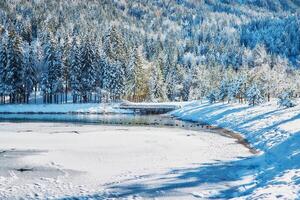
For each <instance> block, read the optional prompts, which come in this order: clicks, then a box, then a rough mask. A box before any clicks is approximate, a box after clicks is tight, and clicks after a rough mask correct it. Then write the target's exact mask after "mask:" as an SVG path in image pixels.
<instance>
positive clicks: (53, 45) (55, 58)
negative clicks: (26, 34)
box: [43, 34, 63, 103]
mask: <svg viewBox="0 0 300 200" xmlns="http://www.w3.org/2000/svg"><path fill="white" fill-rule="evenodd" d="M44 65H45V67H46V70H45V72H44V73H46V75H44V76H43V77H44V78H45V77H47V79H48V80H47V84H48V87H49V88H48V89H47V90H46V91H47V93H46V94H44V95H48V97H47V98H46V99H47V102H46V103H58V95H59V94H60V93H61V92H62V90H63V88H62V87H63V83H62V82H63V78H62V76H63V71H62V61H61V52H60V49H59V47H58V44H57V42H56V41H55V38H54V37H53V36H52V35H50V34H48V35H47V37H46V43H45V44H44ZM45 87H46V86H44V88H45Z"/></svg>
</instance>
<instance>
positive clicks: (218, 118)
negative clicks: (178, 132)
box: [171, 100, 300, 199]
mask: <svg viewBox="0 0 300 200" xmlns="http://www.w3.org/2000/svg"><path fill="white" fill-rule="evenodd" d="M171 114H172V115H173V116H176V117H178V118H179V119H183V120H191V121H198V122H204V123H208V124H210V125H214V126H219V127H222V128H226V129H229V130H232V131H235V132H238V133H240V134H242V135H244V137H245V138H246V139H247V140H248V141H249V142H250V143H251V144H252V145H253V146H254V147H255V148H258V149H260V150H262V151H263V154H261V155H258V156H256V157H254V158H253V159H250V160H244V161H239V162H235V163H230V165H238V166H240V167H239V168H236V169H234V170H237V171H234V173H237V174H238V175H239V177H240V178H243V177H246V176H247V175H249V174H255V176H256V181H254V182H248V183H246V184H244V185H241V186H240V187H239V188H235V189H232V190H230V191H223V193H222V194H223V195H228V194H229V193H233V194H235V195H234V196H233V197H236V196H250V198H251V199H253V198H256V199H261V198H265V199H270V198H271V199H273V198H286V199H295V198H299V191H300V186H299V185H300V105H299V104H298V106H296V107H293V108H288V109H282V108H278V106H277V105H276V101H275V100H273V101H271V102H269V103H265V104H262V105H259V106H255V107H252V106H248V105H242V104H226V103H225V104H223V103H216V104H208V103H200V102H192V103H190V104H189V105H186V106H184V107H183V108H182V109H180V110H177V111H174V112H172V113H171ZM241 166H245V167H244V168H243V167H241ZM246 166H248V167H249V168H248V167H246ZM251 166H252V167H251ZM228 173H230V172H228ZM227 197H228V196H227Z"/></svg>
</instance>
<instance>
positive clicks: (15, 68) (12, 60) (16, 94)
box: [5, 30, 25, 103]
mask: <svg viewBox="0 0 300 200" xmlns="http://www.w3.org/2000/svg"><path fill="white" fill-rule="evenodd" d="M21 42H22V41H21V38H20V37H19V36H18V35H17V34H16V32H15V31H13V30H12V31H10V32H9V34H8V45H7V64H6V71H7V75H6V77H5V82H6V86H7V92H8V94H9V96H10V102H11V103H21V102H24V100H25V99H24V87H23V67H24V63H23V50H22V48H21Z"/></svg>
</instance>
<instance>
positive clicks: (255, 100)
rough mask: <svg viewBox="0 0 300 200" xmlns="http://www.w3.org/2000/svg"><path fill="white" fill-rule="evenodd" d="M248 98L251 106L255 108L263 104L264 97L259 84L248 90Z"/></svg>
mask: <svg viewBox="0 0 300 200" xmlns="http://www.w3.org/2000/svg"><path fill="white" fill-rule="evenodd" d="M246 98H247V100H248V102H249V105H252V106H255V105H257V104H260V103H262V101H263V96H262V95H261V91H260V89H259V87H258V86H257V84H255V83H253V84H252V85H251V86H250V87H249V88H248V90H247V93H246Z"/></svg>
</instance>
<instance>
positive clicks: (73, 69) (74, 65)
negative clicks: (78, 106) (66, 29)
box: [69, 37, 81, 103]
mask: <svg viewBox="0 0 300 200" xmlns="http://www.w3.org/2000/svg"><path fill="white" fill-rule="evenodd" d="M71 46H72V47H71V51H70V55H69V57H70V86H71V91H72V96H73V103H77V101H78V97H79V95H80V82H79V81H80V76H81V60H80V51H79V50H80V47H79V44H78V41H77V37H74V38H73V41H72V45H71Z"/></svg>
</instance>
